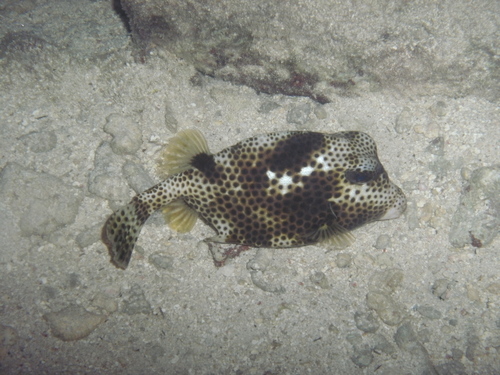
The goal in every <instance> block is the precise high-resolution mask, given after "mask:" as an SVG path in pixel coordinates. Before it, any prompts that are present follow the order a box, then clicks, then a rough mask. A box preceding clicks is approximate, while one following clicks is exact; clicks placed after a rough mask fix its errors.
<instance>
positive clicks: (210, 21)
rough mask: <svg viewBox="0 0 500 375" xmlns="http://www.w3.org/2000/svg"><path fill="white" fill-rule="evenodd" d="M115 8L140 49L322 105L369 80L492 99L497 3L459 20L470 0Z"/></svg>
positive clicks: (137, 3) (132, 0) (261, 0)
mask: <svg viewBox="0 0 500 375" xmlns="http://www.w3.org/2000/svg"><path fill="white" fill-rule="evenodd" d="M119 5H120V9H119V10H120V12H124V14H125V15H126V16H127V25H129V26H130V29H131V32H132V40H133V41H135V43H136V44H137V45H138V46H139V49H140V50H142V52H141V54H140V56H142V57H144V56H147V55H148V51H150V50H151V49H152V48H156V49H160V50H162V49H163V50H167V51H169V52H171V53H174V54H176V55H177V56H178V57H179V58H182V59H183V60H184V61H186V62H187V63H190V64H192V65H193V66H194V67H195V68H196V69H197V70H198V71H200V72H202V73H203V74H206V75H209V76H211V77H216V78H220V79H225V80H229V81H232V82H234V83H236V84H244V85H248V86H250V87H253V88H254V89H255V90H257V91H259V92H265V93H271V94H275V93H281V94H285V95H301V96H309V97H311V98H313V99H314V100H317V101H318V102H320V103H326V102H329V101H331V100H332V98H333V97H334V96H335V95H338V94H341V95H352V92H356V90H361V89H362V87H366V86H367V85H368V86H369V87H370V86H373V87H379V86H381V85H383V86H386V87H387V86H389V87H392V86H398V85H400V84H401V83H404V84H405V85H406V86H407V87H412V90H413V91H412V92H414V93H421V94H424V95H428V96H430V95H433V94H439V95H447V94H449V95H456V92H457V87H459V88H460V89H461V90H460V93H461V95H467V94H471V93H476V94H478V95H481V96H487V97H490V98H497V97H498V91H497V87H496V85H495V82H496V78H495V77H496V76H495V74H496V71H497V70H496V68H495V67H496V65H495V64H496V60H495V55H494V53H488V51H489V50H493V49H494V46H495V45H496V38H495V31H496V29H495V25H496V19H495V15H496V14H497V13H498V7H497V5H496V3H495V2H487V3H485V4H484V5H483V6H481V7H479V8H478V9H476V10H475V11H474V14H473V18H472V19H473V22H471V21H469V18H464V17H463V14H468V12H469V6H470V4H469V2H468V1H466V0H457V1H452V2H451V1H448V2H446V3H444V4H437V3H432V2H431V3H426V4H424V5H422V4H420V3H411V2H410V3H402V5H395V4H393V5H391V6H386V5H385V4H382V3H378V2H374V3H369V4H365V3H363V2H343V1H329V2H317V1H314V2H301V3H296V2H280V1H271V2H270V1H267V0H256V1H253V2H251V3H249V2H245V1H241V0H239V1H229V0H223V1H216V2H215V1H214V2H210V3H206V2H203V1H196V2H188V3H187V2H184V1H179V0H167V1H165V0H147V1H146V0H122V1H120V2H119ZM469 13H470V12H469ZM353 15H355V16H353ZM416 19H419V20H432V25H431V27H429V25H427V24H425V23H415V20H416ZM193 25H196V27H193ZM346 25H348V26H346ZM457 30H458V32H457ZM435 41H439V43H436V42H435ZM476 41H480V44H479V45H477V42H476ZM450 45H454V46H457V47H456V48H458V50H456V49H450V48H449V46H450ZM158 55H161V54H158ZM165 55H166V54H165ZM332 56H333V57H334V58H328V57H332ZM361 83H365V85H363V84H361ZM365 90H366V88H365Z"/></svg>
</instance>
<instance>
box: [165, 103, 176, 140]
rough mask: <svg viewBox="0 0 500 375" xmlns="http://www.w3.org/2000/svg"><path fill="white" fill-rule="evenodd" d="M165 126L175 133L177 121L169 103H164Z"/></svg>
mask: <svg viewBox="0 0 500 375" xmlns="http://www.w3.org/2000/svg"><path fill="white" fill-rule="evenodd" d="M164 118H165V127H166V128H167V129H168V130H169V131H170V132H171V133H172V134H175V133H177V128H178V125H179V121H177V119H176V118H175V115H174V111H173V109H172V106H171V105H170V103H168V102H166V103H165V117H164Z"/></svg>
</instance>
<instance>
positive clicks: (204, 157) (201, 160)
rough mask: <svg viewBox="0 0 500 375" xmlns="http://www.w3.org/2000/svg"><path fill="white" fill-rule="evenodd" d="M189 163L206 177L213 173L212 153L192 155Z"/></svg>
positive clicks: (214, 169)
mask: <svg viewBox="0 0 500 375" xmlns="http://www.w3.org/2000/svg"><path fill="white" fill-rule="evenodd" d="M191 165H192V166H193V167H195V168H196V169H198V170H200V171H201V172H202V173H203V174H204V175H205V176H206V177H207V178H210V177H212V175H213V174H214V173H215V171H216V168H215V166H216V165H215V161H214V157H213V155H209V154H206V153H201V154H198V155H196V156H194V157H193V159H192V160H191Z"/></svg>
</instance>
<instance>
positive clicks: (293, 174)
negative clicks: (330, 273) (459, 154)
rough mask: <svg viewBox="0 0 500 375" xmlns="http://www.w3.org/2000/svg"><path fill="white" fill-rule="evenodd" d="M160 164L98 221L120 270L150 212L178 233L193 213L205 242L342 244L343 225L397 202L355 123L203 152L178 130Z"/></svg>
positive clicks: (378, 216)
mask: <svg viewBox="0 0 500 375" xmlns="http://www.w3.org/2000/svg"><path fill="white" fill-rule="evenodd" d="M160 166H161V168H162V170H167V171H168V176H167V177H166V179H165V180H163V181H162V182H160V183H159V184H157V185H155V186H153V187H151V188H149V189H147V190H146V191H144V192H143V193H140V194H138V195H136V196H135V197H134V198H133V199H132V200H131V201H130V203H128V204H127V205H125V206H124V207H122V208H120V209H118V210H117V211H116V212H114V213H113V214H112V215H111V216H110V217H109V218H108V220H107V221H106V223H105V225H104V227H103V231H102V241H103V242H104V244H105V245H106V246H107V248H108V250H109V253H110V257H111V262H112V263H113V264H114V265H115V266H116V267H118V268H121V269H126V268H127V266H128V264H129V262H130V258H131V256H132V252H133V249H134V246H135V243H136V241H137V239H138V237H139V234H140V231H141V228H142V227H143V225H144V224H145V223H146V221H147V219H148V218H149V217H150V216H151V215H152V214H153V213H154V212H156V211H159V210H161V211H162V212H163V215H164V217H165V220H166V222H167V223H168V224H169V226H170V227H171V228H172V229H174V230H176V231H178V232H181V233H183V232H189V231H190V230H191V229H192V228H193V226H194V225H195V223H196V221H197V219H198V218H201V219H202V220H203V221H204V222H205V223H206V224H208V225H209V226H210V227H211V228H212V229H213V230H214V231H215V233H216V235H215V236H212V237H209V238H206V239H205V241H207V242H208V243H227V244H236V245H244V246H250V247H256V248H261V247H265V248H290V247H299V246H306V245H311V244H316V243H325V244H333V245H344V246H345V245H348V244H350V243H351V242H352V241H353V239H354V237H353V235H352V233H351V231H352V230H354V229H356V228H358V227H360V226H362V225H364V224H367V223H370V222H373V221H376V220H389V219H395V218H397V217H399V216H400V215H401V214H402V213H403V212H404V211H405V209H406V197H405V194H404V193H403V191H402V190H401V189H400V188H399V187H398V186H397V185H395V184H394V183H392V182H391V181H390V179H389V177H388V174H387V172H386V171H385V169H384V167H383V166H382V164H381V162H380V160H379V158H378V155H377V147H376V144H375V141H374V140H373V139H372V138H371V137H370V136H369V135H368V134H366V133H364V132H360V131H342V132H337V133H320V132H312V131H285V132H273V133H268V134H262V135H257V136H254V137H251V138H248V139H245V140H243V141H241V142H239V143H236V144H235V145H233V146H231V147H228V148H226V149H224V150H222V151H220V152H218V153H215V154H212V153H211V152H210V151H209V148H208V145H207V142H206V140H205V138H204V136H203V134H202V133H201V132H200V131H198V130H195V129H188V130H183V131H181V132H179V133H178V134H177V135H176V136H174V137H173V138H172V139H171V140H170V142H169V143H168V145H167V146H166V148H165V152H164V153H163V156H162V158H161V162H160Z"/></svg>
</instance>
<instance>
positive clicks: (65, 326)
mask: <svg viewBox="0 0 500 375" xmlns="http://www.w3.org/2000/svg"><path fill="white" fill-rule="evenodd" d="M43 318H44V319H45V320H46V321H47V323H48V324H49V327H50V330H51V331H52V334H53V335H54V336H55V337H57V338H58V339H61V340H63V341H73V340H80V339H83V338H84V337H87V336H88V335H90V333H91V332H92V331H94V330H95V329H96V328H97V326H99V325H100V324H101V323H103V322H104V321H105V320H106V316H105V315H99V314H94V313H91V312H89V311H87V310H85V309H84V308H83V307H81V306H76V305H70V306H68V307H66V308H65V309H62V310H60V311H57V312H51V313H48V314H45V315H44V316H43Z"/></svg>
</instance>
